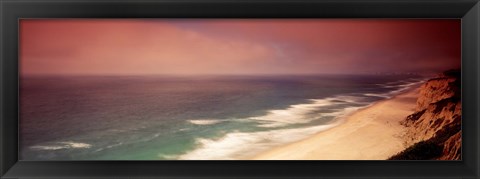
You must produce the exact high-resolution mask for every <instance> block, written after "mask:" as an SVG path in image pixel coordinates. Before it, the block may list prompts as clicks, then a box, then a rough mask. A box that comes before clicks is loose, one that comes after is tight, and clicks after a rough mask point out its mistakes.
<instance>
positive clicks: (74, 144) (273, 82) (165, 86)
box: [19, 75, 425, 160]
mask: <svg viewBox="0 0 480 179" xmlns="http://www.w3.org/2000/svg"><path fill="white" fill-rule="evenodd" d="M424 80H425V78H423V77H421V76H415V75H290V76H288V75H277V76H268V75H264V76H196V77H194V76H22V78H21V79H20V101H19V102H20V111H19V116H20V120H19V125H20V128H19V131H20V134H19V141H20V146H19V147H20V151H19V152H20V160H230V159H248V158H249V157H252V156H254V155H256V154H258V153H259V152H262V151H265V150H268V149H270V148H273V147H275V146H280V145H284V144H287V143H290V142H294V141H298V140H301V139H304V138H306V137H308V136H311V135H313V134H315V133H318V132H320V131H322V130H326V129H329V128H331V127H334V126H335V125H337V124H339V123H341V122H342V119H343V117H344V116H346V115H348V114H349V113H352V112H354V111H356V110H358V109H361V108H364V107H366V106H368V105H371V104H372V103H374V102H376V101H380V100H383V99H387V98H390V97H392V96H394V95H395V94H397V93H400V92H402V90H405V89H407V88H409V87H411V86H412V85H417V84H419V83H421V82H423V81H424Z"/></svg>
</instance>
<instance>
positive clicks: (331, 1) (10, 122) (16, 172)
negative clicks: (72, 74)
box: [0, 0, 480, 179]
mask: <svg viewBox="0 0 480 179" xmlns="http://www.w3.org/2000/svg"><path fill="white" fill-rule="evenodd" d="M20 18H459V19H461V20H462V105H463V109H462V112H463V121H462V125H463V128H462V130H463V147H462V154H463V160H462V161H63V162H60V161H55V162H48V161H18V152H17V151H18V140H17V135H18V30H19V29H18V20H19V19H20ZM0 22H1V25H0V27H1V32H0V34H1V36H0V42H1V44H0V45H1V46H0V49H1V51H0V53H1V56H0V57H1V60H0V67H1V69H0V72H1V73H0V141H1V143H0V178H63V177H65V178H67V177H68V178H105V177H112V178H118V177H143V178H151V177H152V178H195V177H200V178H472V179H473V178H480V172H479V168H480V165H479V162H480V160H479V157H480V155H479V154H480V150H479V149H480V142H479V129H480V123H479V109H480V107H479V102H480V95H479V91H480V89H479V86H480V83H479V76H480V75H479V69H480V63H479V61H480V59H479V57H480V54H479V49H480V3H479V1H478V0H297V1H295V0H223V1H219V0H198V1H195V0H191V1H190V0H176V1H174V0H112V1H107V0H37V1H33V0H0Z"/></svg>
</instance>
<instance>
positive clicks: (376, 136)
mask: <svg viewBox="0 0 480 179" xmlns="http://www.w3.org/2000/svg"><path fill="white" fill-rule="evenodd" d="M418 91H419V90H418V88H417V87H415V88H412V89H409V90H407V91H405V92H403V93H401V94H399V95H397V96H395V97H393V98H390V99H387V100H383V101H380V102H377V103H375V104H373V105H371V106H369V107H367V108H364V109H361V110H359V111H356V112H354V113H353V114H351V115H350V116H348V117H346V118H345V119H344V122H343V123H341V124H339V125H338V126H336V127H334V128H331V129H329V130H326V131H323V132H320V133H317V134H315V135H314V136H312V137H309V138H306V139H304V140H301V141H298V142H295V143H290V144H287V145H284V146H280V147H276V148H274V149H271V150H268V151H266V152H263V153H261V154H259V155H257V156H255V157H254V158H253V159H255V160H384V159H387V158H388V157H390V156H392V155H394V154H396V153H398V152H400V151H402V150H403V149H405V147H406V146H404V142H403V141H404V140H403V139H402V138H401V136H402V133H403V132H404V131H405V127H404V126H402V125H400V121H402V120H404V119H405V118H406V117H407V116H408V115H410V114H412V113H413V112H414V108H415V106H416V105H415V103H416V100H417V97H418Z"/></svg>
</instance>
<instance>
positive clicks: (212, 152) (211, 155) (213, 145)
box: [177, 107, 362, 160]
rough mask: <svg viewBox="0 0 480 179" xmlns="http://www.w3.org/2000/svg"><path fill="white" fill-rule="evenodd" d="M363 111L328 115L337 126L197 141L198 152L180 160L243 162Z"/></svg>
mask: <svg viewBox="0 0 480 179" xmlns="http://www.w3.org/2000/svg"><path fill="white" fill-rule="evenodd" d="M360 108H362V107H348V108H344V109H341V110H338V111H336V112H332V113H326V114H324V115H325V116H326V115H331V116H335V117H336V120H334V122H332V123H329V124H325V125H319V126H312V127H306V128H296V129H278V130H270V131H262V132H251V133H247V132H233V133H228V134H226V135H225V136H223V137H222V138H220V139H204V138H199V139H197V140H196V142H197V145H198V146H199V147H198V148H197V149H195V150H193V151H190V152H188V153H186V154H183V155H180V156H178V158H177V159H181V160H232V159H244V158H246V157H249V156H253V155H255V154H257V153H259V152H261V151H264V150H267V149H269V148H272V147H275V146H279V145H282V144H286V143H290V142H295V141H298V140H301V139H304V138H306V137H308V136H311V135H313V134H315V133H318V132H321V131H324V130H327V129H330V128H332V127H335V126H337V125H338V124H340V123H341V122H343V121H342V120H341V119H343V118H344V117H345V116H347V115H349V114H351V113H352V112H354V111H356V110H358V109H360Z"/></svg>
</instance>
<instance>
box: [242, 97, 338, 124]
mask: <svg viewBox="0 0 480 179" xmlns="http://www.w3.org/2000/svg"><path fill="white" fill-rule="evenodd" d="M310 101H311V103H307V104H295V105H291V106H289V107H288V108H286V109H277V110H270V111H268V112H267V114H266V115H263V116H257V117H251V118H250V119H253V120H257V121H260V122H262V123H263V124H261V125H259V126H261V127H281V126H285V125H289V124H296V123H307V122H310V121H311V120H313V119H312V118H309V117H308V114H310V113H312V112H313V111H315V110H318V109H319V108H320V107H322V106H328V105H332V104H333V103H332V101H331V100H330V99H315V100H310Z"/></svg>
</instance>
